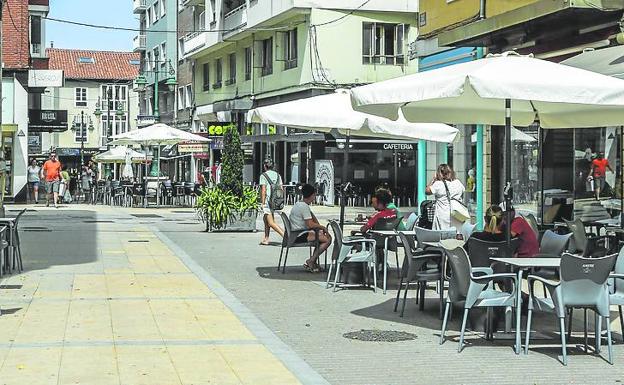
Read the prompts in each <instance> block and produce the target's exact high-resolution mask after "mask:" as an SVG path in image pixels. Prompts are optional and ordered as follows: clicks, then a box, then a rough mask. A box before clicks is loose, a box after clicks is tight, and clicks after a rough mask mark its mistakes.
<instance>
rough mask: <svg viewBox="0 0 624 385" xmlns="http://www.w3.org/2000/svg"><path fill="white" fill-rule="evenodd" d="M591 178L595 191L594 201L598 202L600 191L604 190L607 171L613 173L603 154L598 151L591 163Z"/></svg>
mask: <svg viewBox="0 0 624 385" xmlns="http://www.w3.org/2000/svg"><path fill="white" fill-rule="evenodd" d="M591 168H592V176H593V177H594V190H595V191H596V200H600V191H602V190H604V186H605V179H606V176H607V169H609V171H611V172H613V169H612V168H611V165H610V164H609V160H608V159H606V158H605V157H604V153H603V152H602V151H600V152H599V153H598V156H597V157H596V159H594V160H593V161H592V163H591Z"/></svg>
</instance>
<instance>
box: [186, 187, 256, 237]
mask: <svg viewBox="0 0 624 385" xmlns="http://www.w3.org/2000/svg"><path fill="white" fill-rule="evenodd" d="M257 210H258V192H257V191H256V190H255V189H253V188H252V187H244V188H243V193H242V196H237V195H235V194H234V193H233V192H232V191H230V190H226V189H225V188H224V187H223V186H222V185H219V186H215V187H204V188H202V189H201V194H200V195H199V196H198V197H197V203H196V204H195V211H196V212H197V216H198V217H199V218H200V219H201V220H202V221H203V222H205V223H206V230H213V229H214V230H221V229H225V228H226V227H227V224H228V222H229V221H232V220H236V219H237V218H236V216H237V215H238V216H239V217H242V216H243V215H245V214H247V213H249V212H252V213H253V212H255V211H257Z"/></svg>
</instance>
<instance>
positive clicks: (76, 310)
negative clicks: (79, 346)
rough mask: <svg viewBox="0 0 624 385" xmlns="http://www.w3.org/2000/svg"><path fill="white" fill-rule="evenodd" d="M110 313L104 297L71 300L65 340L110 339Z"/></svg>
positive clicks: (111, 335) (111, 332)
mask: <svg viewBox="0 0 624 385" xmlns="http://www.w3.org/2000/svg"><path fill="white" fill-rule="evenodd" d="M112 340H113V330H112V328H111V315H110V308H109V305H108V301H107V300H105V299H99V300H89V301H80V300H78V301H76V300H74V301H72V302H71V303H70V305H69V316H68V318H67V328H66V330H65V341H70V342H73V341H112Z"/></svg>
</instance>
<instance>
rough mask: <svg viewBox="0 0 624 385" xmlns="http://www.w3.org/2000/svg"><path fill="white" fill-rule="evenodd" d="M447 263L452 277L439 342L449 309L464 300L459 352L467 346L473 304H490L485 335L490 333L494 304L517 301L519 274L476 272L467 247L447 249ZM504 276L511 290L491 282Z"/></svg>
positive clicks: (486, 306) (504, 304)
mask: <svg viewBox="0 0 624 385" xmlns="http://www.w3.org/2000/svg"><path fill="white" fill-rule="evenodd" d="M445 251H446V256H447V261H448V264H449V265H450V266H451V276H450V280H449V289H448V295H447V297H446V307H445V309H444V319H443V321H442V331H441V333H440V344H442V343H443V342H444V333H445V331H446V324H447V320H448V316H449V311H450V308H451V306H452V304H453V303H458V302H463V303H464V317H463V320H462V326H461V331H460V335H459V347H458V349H457V351H458V352H461V350H462V348H463V346H464V332H465V330H466V321H467V320H468V312H469V311H470V309H472V308H474V307H485V308H487V326H488V327H487V328H486V336H488V337H491V335H492V334H493V333H492V328H491V310H490V308H492V307H510V306H514V305H515V302H516V295H517V293H516V290H518V283H517V281H516V280H517V276H516V274H513V273H503V274H487V275H480V276H475V275H474V272H473V270H472V266H471V264H470V259H469V258H468V254H467V253H466V250H464V249H463V248H462V247H457V248H454V249H445ZM501 279H505V280H508V281H510V282H511V284H512V285H511V293H508V292H503V291H498V290H495V289H494V285H491V284H490V283H492V282H494V281H495V280H501ZM519 333H520V325H516V340H517V339H518V338H519V335H520V334H519Z"/></svg>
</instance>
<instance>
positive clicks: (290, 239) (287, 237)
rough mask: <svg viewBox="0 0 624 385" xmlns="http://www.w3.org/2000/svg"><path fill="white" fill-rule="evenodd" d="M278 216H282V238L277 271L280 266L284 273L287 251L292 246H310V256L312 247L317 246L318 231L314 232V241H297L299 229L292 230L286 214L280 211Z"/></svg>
mask: <svg viewBox="0 0 624 385" xmlns="http://www.w3.org/2000/svg"><path fill="white" fill-rule="evenodd" d="M280 217H281V218H282V222H283V223H284V237H283V238H282V249H281V250H280V257H279V261H278V262H277V271H279V269H280V266H281V267H282V274H284V273H286V262H287V261H288V252H289V251H290V249H292V248H297V247H308V248H310V256H312V248H317V247H318V246H319V241H318V232H316V239H315V240H314V241H306V242H297V237H298V236H299V234H301V231H294V230H293V229H292V225H291V224H290V219H289V218H288V215H286V214H284V213H283V212H280ZM284 249H286V254H285V255H284V265H283V266H282V255H283V254H284ZM325 266H327V252H325Z"/></svg>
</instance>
